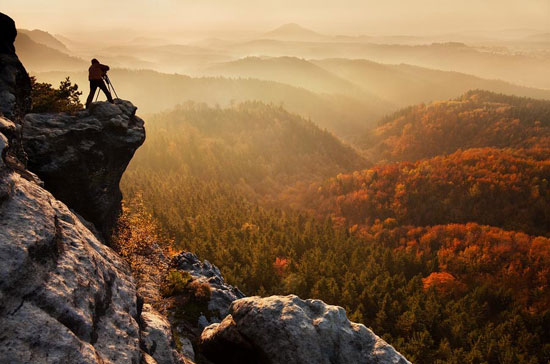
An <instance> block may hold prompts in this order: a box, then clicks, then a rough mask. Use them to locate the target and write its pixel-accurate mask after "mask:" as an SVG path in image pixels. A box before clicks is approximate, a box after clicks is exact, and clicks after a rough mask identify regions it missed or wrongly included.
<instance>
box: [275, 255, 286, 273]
mask: <svg viewBox="0 0 550 364" xmlns="http://www.w3.org/2000/svg"><path fill="white" fill-rule="evenodd" d="M289 264H290V259H288V258H279V257H277V258H275V262H274V263H273V268H274V269H275V273H277V275H279V276H282V275H283V274H284V273H285V271H286V270H287V268H288V265H289Z"/></svg>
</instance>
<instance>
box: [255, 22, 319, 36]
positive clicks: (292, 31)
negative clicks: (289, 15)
mask: <svg viewBox="0 0 550 364" xmlns="http://www.w3.org/2000/svg"><path fill="white" fill-rule="evenodd" d="M265 35H266V36H270V37H285V38H288V37H302V38H303V37H307V38H321V37H323V35H322V34H319V33H317V32H315V31H313V30H311V29H307V28H305V27H303V26H301V25H300V24H296V23H287V24H283V25H281V26H280V27H278V28H276V29H274V30H272V31H270V32H267V33H266V34H265Z"/></svg>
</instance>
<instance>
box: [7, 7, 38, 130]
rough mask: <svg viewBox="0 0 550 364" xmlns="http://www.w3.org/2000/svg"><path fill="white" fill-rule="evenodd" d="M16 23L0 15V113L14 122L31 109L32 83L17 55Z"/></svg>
mask: <svg viewBox="0 0 550 364" xmlns="http://www.w3.org/2000/svg"><path fill="white" fill-rule="evenodd" d="M16 36H17V30H16V28H15V22H14V21H13V19H11V18H10V17H9V16H7V15H5V14H3V13H0V113H1V114H3V115H4V116H5V117H7V118H8V119H11V120H12V121H15V122H17V123H18V122H19V121H20V119H21V118H22V117H23V116H24V115H25V114H26V113H27V112H29V111H30V109H31V81H30V78H29V75H28V73H27V71H26V70H25V67H23V65H22V64H21V62H20V61H19V58H17V55H16V54H15V47H14V46H13V42H14V41H15V37H16Z"/></svg>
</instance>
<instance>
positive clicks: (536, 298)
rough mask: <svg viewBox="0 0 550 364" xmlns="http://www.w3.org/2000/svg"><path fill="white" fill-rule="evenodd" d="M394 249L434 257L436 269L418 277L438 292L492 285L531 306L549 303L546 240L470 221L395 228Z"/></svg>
mask: <svg viewBox="0 0 550 364" xmlns="http://www.w3.org/2000/svg"><path fill="white" fill-rule="evenodd" d="M389 233H390V234H391V235H393V240H398V241H399V236H403V235H405V236H407V239H408V240H407V242H406V243H402V244H401V245H400V246H397V247H396V249H397V250H398V251H399V250H405V251H408V252H414V251H417V252H423V253H425V254H428V255H431V256H433V257H434V258H435V257H437V260H438V262H439V269H440V270H441V272H439V273H432V274H430V275H429V276H428V277H427V278H424V279H423V284H424V288H426V289H427V288H429V287H433V286H435V287H436V289H438V291H440V292H443V293H449V292H451V291H453V292H457V291H458V292H460V291H461V290H462V289H463V288H465V287H475V286H478V285H480V284H492V285H495V286H499V287H503V288H505V289H509V290H511V291H513V292H514V295H515V296H516V298H517V299H518V300H519V301H520V302H523V303H524V304H525V307H526V308H527V307H528V308H530V309H532V310H537V311H542V310H545V309H547V308H548V307H550V239H548V238H544V237H533V236H529V235H527V234H524V233H520V232H514V231H505V230H502V229H499V228H495V227H489V226H481V225H478V224H474V223H469V224H465V225H463V224H449V225H441V226H434V227H426V228H413V229H407V228H406V227H401V228H396V229H393V230H392V231H391V232H389Z"/></svg>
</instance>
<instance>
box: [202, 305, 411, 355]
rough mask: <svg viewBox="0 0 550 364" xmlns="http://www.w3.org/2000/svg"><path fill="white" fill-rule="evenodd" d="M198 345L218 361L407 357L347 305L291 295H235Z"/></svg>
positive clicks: (206, 330) (205, 332) (207, 329)
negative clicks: (352, 314) (358, 321)
mask: <svg viewBox="0 0 550 364" xmlns="http://www.w3.org/2000/svg"><path fill="white" fill-rule="evenodd" d="M200 348H201V351H202V352H203V353H204V354H205V356H206V357H207V358H209V359H210V360H212V361H213V362H214V363H228V364H231V363H240V364H247V363H250V364H252V363H255V364H351V363H354V364H367V363H377V364H407V363H409V362H408V361H407V360H406V359H405V358H404V357H403V356H402V355H401V354H399V353H398V352H397V351H395V349H394V348H393V347H392V346H390V345H389V344H387V343H386V342H385V341H383V340H382V339H380V338H379V337H378V336H376V335H375V334H374V333H373V332H372V331H371V330H369V329H368V328H366V327H365V326H364V325H361V324H356V323H353V322H350V321H349V320H348V319H347V317H346V313H345V311H344V309H343V308H341V307H337V306H330V305H327V304H325V303H324V302H322V301H319V300H301V299H300V298H298V297H297V296H293V295H291V296H286V297H282V296H272V297H268V298H260V297H247V298H243V299H240V300H237V301H234V302H233V303H232V305H231V309H230V315H229V316H227V317H226V318H225V319H224V320H223V321H222V322H221V323H219V324H213V325H210V326H208V327H207V328H206V329H205V330H204V331H203V333H202V335H201V342H200Z"/></svg>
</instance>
